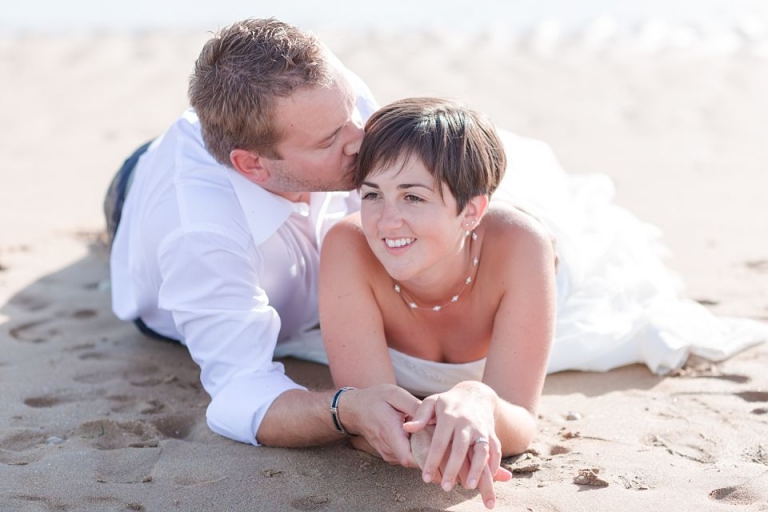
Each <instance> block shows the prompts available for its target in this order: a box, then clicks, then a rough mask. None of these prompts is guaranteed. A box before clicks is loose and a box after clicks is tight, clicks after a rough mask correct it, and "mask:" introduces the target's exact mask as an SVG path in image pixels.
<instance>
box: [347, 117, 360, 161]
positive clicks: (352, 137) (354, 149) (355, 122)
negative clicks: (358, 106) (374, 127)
mask: <svg viewBox="0 0 768 512" xmlns="http://www.w3.org/2000/svg"><path fill="white" fill-rule="evenodd" d="M346 129H347V131H348V134H347V137H349V138H348V141H347V143H346V144H344V154H345V155H347V156H354V155H356V154H357V153H359V152H360V144H361V143H362V142H363V135H365V131H364V130H363V122H362V120H361V119H360V115H359V114H356V115H355V117H353V118H352V120H351V121H350V123H349V124H348V125H347V128H346Z"/></svg>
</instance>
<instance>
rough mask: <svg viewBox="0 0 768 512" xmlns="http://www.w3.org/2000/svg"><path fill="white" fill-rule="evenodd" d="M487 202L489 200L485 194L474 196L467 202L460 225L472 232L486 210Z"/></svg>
mask: <svg viewBox="0 0 768 512" xmlns="http://www.w3.org/2000/svg"><path fill="white" fill-rule="evenodd" d="M489 201H490V199H489V198H488V196H487V195H486V194H482V195H479V196H475V197H473V198H472V199H470V200H469V202H468V203H467V206H465V207H464V218H463V220H462V224H463V225H464V226H465V227H466V228H467V230H472V229H474V228H475V227H476V226H477V224H478V223H479V222H480V219H482V218H483V215H485V212H486V210H487V209H488V203H489Z"/></svg>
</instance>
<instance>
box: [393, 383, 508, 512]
mask: <svg viewBox="0 0 768 512" xmlns="http://www.w3.org/2000/svg"><path fill="white" fill-rule="evenodd" d="M497 400H498V397H497V395H496V393H495V392H494V391H493V390H492V389H491V388H490V387H488V386H487V385H485V384H483V383H481V382H475V381H466V382H461V383H459V384H457V385H456V386H454V387H453V388H452V389H450V390H449V391H447V392H445V393H440V394H437V395H432V396H430V397H428V398H426V399H424V401H423V402H422V404H421V406H420V407H419V408H418V410H417V411H416V413H415V414H414V417H413V420H411V421H409V422H406V423H405V424H404V425H403V428H404V429H405V431H406V432H410V433H411V450H412V451H413V454H414V458H415V459H416V461H417V462H419V465H420V466H421V468H422V478H423V479H424V481H425V482H432V481H435V482H437V481H438V480H439V481H440V482H441V486H442V488H443V489H445V490H446V491H448V490H451V489H452V488H453V486H454V485H455V484H456V479H457V478H458V479H459V480H460V481H461V483H462V484H463V485H464V486H465V487H467V488H469V489H474V488H479V489H480V493H481V496H482V498H483V502H484V503H485V504H486V506H487V507H488V508H492V507H493V505H494V503H495V494H494V492H493V480H494V479H497V480H509V478H510V477H511V475H510V474H509V472H508V471H506V470H504V469H503V468H500V463H501V443H500V442H499V439H498V438H497V437H496V432H495V409H496V401H497ZM430 434H431V435H430Z"/></svg>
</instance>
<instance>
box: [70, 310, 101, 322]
mask: <svg viewBox="0 0 768 512" xmlns="http://www.w3.org/2000/svg"><path fill="white" fill-rule="evenodd" d="M97 314H98V313H97V312H96V311H95V310H93V309H78V310H77V311H75V312H74V313H72V318H77V319H79V320H82V319H85V318H93V317H95V316H96V315H97Z"/></svg>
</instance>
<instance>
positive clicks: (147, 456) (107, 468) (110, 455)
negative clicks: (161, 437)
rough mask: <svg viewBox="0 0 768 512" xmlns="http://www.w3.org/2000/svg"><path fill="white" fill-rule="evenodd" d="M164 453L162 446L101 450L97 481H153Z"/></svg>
mask: <svg viewBox="0 0 768 512" xmlns="http://www.w3.org/2000/svg"><path fill="white" fill-rule="evenodd" d="M161 455H162V448H159V447H155V448H143V449H141V450H137V449H135V448H121V449H116V450H109V451H100V452H99V453H98V454H96V456H95V458H96V459H97V463H96V468H95V477H96V481H97V482H102V483H104V482H106V483H115V484H140V483H145V482H148V481H151V479H152V471H153V470H154V468H155V464H157V461H158V460H159V459H160V456H161Z"/></svg>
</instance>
